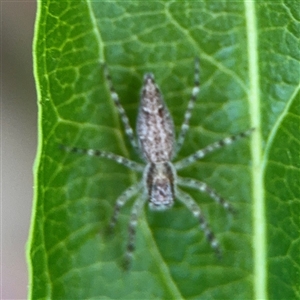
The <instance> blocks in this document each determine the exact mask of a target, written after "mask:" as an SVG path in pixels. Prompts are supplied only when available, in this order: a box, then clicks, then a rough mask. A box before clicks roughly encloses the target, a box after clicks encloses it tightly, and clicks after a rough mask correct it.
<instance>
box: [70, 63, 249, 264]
mask: <svg viewBox="0 0 300 300" xmlns="http://www.w3.org/2000/svg"><path fill="white" fill-rule="evenodd" d="M103 68H104V75H105V79H106V82H107V84H108V86H109V90H110V95H111V98H112V100H113V101H114V103H115V106H116V108H117V110H118V112H119V115H120V117H121V120H122V123H123V125H124V127H125V132H126V135H127V136H128V138H129V141H130V143H131V145H132V147H133V148H134V149H135V150H136V152H137V153H138V154H139V155H140V156H141V158H142V159H143V161H144V164H140V163H137V162H135V161H132V160H129V159H127V158H125V157H122V156H119V155H116V154H113V153H111V152H106V151H102V150H95V149H83V148H77V147H69V146H64V149H65V150H66V151H68V152H76V153H81V154H87V155H90V156H97V157H104V158H106V159H110V160H112V161H115V162H117V163H119V164H121V165H124V166H125V167H127V168H129V169H132V170H134V171H136V172H138V173H142V174H143V175H142V179H141V180H140V181H139V182H137V183H136V184H134V185H132V186H130V187H129V188H127V189H126V190H125V191H124V192H123V193H122V194H121V195H120V196H119V197H118V198H117V200H116V203H115V206H114V211H113V214H112V217H111V221H110V229H113V228H114V227H115V225H116V222H117V220H118V216H119V212H120V209H121V208H122V207H123V206H124V205H125V204H126V203H127V201H128V200H129V199H131V198H132V197H134V196H136V195H137V194H139V193H141V194H142V196H140V197H137V198H136V200H135V202H134V204H133V207H132V210H131V215H130V221H129V228H128V242H127V250H126V254H125V268H128V267H129V266H130V263H131V260H132V256H133V252H134V249H135V235H136V227H137V223H138V217H139V214H140V212H141V210H142V209H143V207H144V205H145V203H146V202H149V207H150V208H151V209H153V210H160V211H162V210H166V209H169V208H171V207H172V205H173V204H174V201H175V199H177V200H179V201H181V202H182V203H183V204H184V205H186V207H187V208H188V209H189V210H190V211H191V213H192V214H193V215H194V217H196V218H197V219H198V221H199V223H200V227H201V229H202V230H203V232H204V234H205V236H206V238H207V240H208V242H209V243H210V245H211V247H212V248H213V249H214V251H215V252H216V254H217V256H218V257H220V256H221V251H220V246H219V243H218V241H217V240H216V238H215V235H214V233H213V232H212V231H211V229H210V228H209V225H208V223H207V222H206V220H205V217H204V216H203V214H202V211H201V209H200V207H199V205H198V204H197V203H196V201H195V200H194V199H193V198H192V197H191V196H190V195H189V194H187V193H186V192H184V191H183V190H181V189H180V188H179V186H185V187H189V188H192V189H196V190H198V191H201V192H205V193H207V194H208V195H209V196H210V197H211V198H212V199H213V200H215V201H216V202H217V203H218V204H220V205H222V206H223V207H224V208H225V209H226V210H227V211H228V212H233V211H234V209H233V207H232V206H231V205H230V204H229V203H228V202H227V201H226V200H225V199H224V198H223V197H222V196H220V195H219V194H218V193H217V192H216V191H215V190H214V189H213V188H211V187H209V186H208V185H207V184H206V183H204V182H202V181H198V180H195V179H190V178H182V177H179V176H178V175H177V170H181V169H183V168H185V167H187V166H189V165H191V164H192V163H194V162H196V161H197V160H199V159H201V158H203V157H205V156H206V155H207V154H208V153H210V152H213V151H214V150H216V149H219V148H222V147H224V146H227V145H230V144H232V143H233V142H234V141H236V140H238V139H240V138H244V137H247V136H249V135H250V134H251V132H252V131H253V128H252V129H249V130H247V131H245V132H242V133H239V134H237V135H233V136H229V137H226V138H224V139H222V140H220V141H217V142H215V143H213V144H210V145H208V146H207V147H205V148H203V149H200V150H198V151H196V152H195V153H193V154H191V155H190V156H188V157H186V158H184V159H181V160H179V161H177V162H174V163H173V162H172V161H173V159H174V158H175V157H176V154H177V153H178V152H179V150H180V149H181V147H182V145H183V142H184V139H185V136H186V133H187V131H188V129H189V122H190V118H191V115H192V111H193V108H194V105H195V102H196V99H197V96H198V93H199V59H198V58H196V59H195V74H194V88H193V90H192V95H191V97H190V100H189V103H188V107H187V109H186V112H185V114H184V120H183V123H182V125H181V129H180V132H179V135H178V138H177V140H176V139H175V131H174V124H173V120H172V117H171V115H170V112H169V110H168V108H167V106H166V104H165V102H164V100H163V98H162V94H161V92H160V90H159V87H158V86H157V84H156V83H155V78H154V75H153V74H152V73H146V74H145V75H144V82H143V87H142V90H141V98H140V105H139V111H138V117H137V127H136V137H135V135H134V132H133V129H132V127H131V126H130V124H129V120H128V117H127V115H126V112H125V110H124V108H123V106H122V104H121V102H120V100H119V96H118V94H117V93H116V91H115V89H114V86H113V83H112V80H111V77H110V74H109V71H108V68H107V66H106V64H103Z"/></svg>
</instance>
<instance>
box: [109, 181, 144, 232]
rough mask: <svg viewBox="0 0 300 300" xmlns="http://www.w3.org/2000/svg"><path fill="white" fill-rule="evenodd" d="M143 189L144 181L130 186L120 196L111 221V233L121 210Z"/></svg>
mask: <svg viewBox="0 0 300 300" xmlns="http://www.w3.org/2000/svg"><path fill="white" fill-rule="evenodd" d="M141 187H142V181H140V182H139V183H136V184H134V185H132V186H130V187H129V188H128V189H127V190H125V191H124V192H123V193H122V194H121V195H120V196H119V198H118V199H117V201H116V204H115V207H114V212H113V214H112V217H111V220H110V223H109V231H110V232H112V231H113V229H114V228H115V225H116V223H117V220H118V217H119V213H120V210H121V208H122V207H123V206H124V205H125V204H126V202H127V201H128V200H130V198H131V197H133V196H134V195H136V194H137V193H138V192H139V191H140V189H141Z"/></svg>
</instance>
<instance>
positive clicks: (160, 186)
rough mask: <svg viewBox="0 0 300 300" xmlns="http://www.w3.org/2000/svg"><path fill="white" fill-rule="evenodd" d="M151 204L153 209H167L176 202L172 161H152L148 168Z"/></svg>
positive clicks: (146, 175) (147, 176)
mask: <svg viewBox="0 0 300 300" xmlns="http://www.w3.org/2000/svg"><path fill="white" fill-rule="evenodd" d="M145 177H146V184H147V189H148V196H149V206H150V208H151V209H153V210H165V209H168V208H170V207H172V205H173V203H174V177H175V174H174V170H173V168H172V166H171V165H170V163H168V162H163V163H152V164H150V165H149V166H148V168H147V169H146V174H145Z"/></svg>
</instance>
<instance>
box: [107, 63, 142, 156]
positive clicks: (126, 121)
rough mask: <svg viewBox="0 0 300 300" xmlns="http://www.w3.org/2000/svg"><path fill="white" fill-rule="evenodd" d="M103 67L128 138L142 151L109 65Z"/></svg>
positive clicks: (137, 150)
mask: <svg viewBox="0 0 300 300" xmlns="http://www.w3.org/2000/svg"><path fill="white" fill-rule="evenodd" d="M103 68H104V76H105V79H106V81H107V83H108V87H109V91H110V96H111V98H112V99H113V101H114V103H115V106H116V107H117V109H118V112H119V115H120V117H121V120H122V122H123V125H124V127H125V132H126V134H127V136H128V138H129V141H130V143H131V145H132V147H133V148H134V149H135V150H136V152H137V153H140V151H139V147H138V145H137V142H136V139H135V137H134V133H133V130H132V128H131V126H130V123H129V119H128V117H127V115H126V112H125V110H124V108H123V106H122V104H121V102H120V99H119V96H118V94H117V93H116V91H115V88H114V86H113V82H112V79H111V76H110V73H109V71H108V68H107V66H106V64H105V63H104V64H103Z"/></svg>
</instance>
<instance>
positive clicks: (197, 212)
mask: <svg viewBox="0 0 300 300" xmlns="http://www.w3.org/2000/svg"><path fill="white" fill-rule="evenodd" d="M176 194H177V198H178V200H179V201H181V202H182V203H183V204H184V205H185V206H186V207H187V208H188V209H189V210H190V211H191V212H192V214H193V215H194V217H196V218H197V219H198V220H199V222H200V228H201V229H202V230H203V232H204V234H205V236H206V239H207V240H208V242H209V244H210V245H211V247H212V248H213V249H214V251H215V253H216V255H217V257H218V258H221V256H222V255H221V250H220V246H219V243H218V241H217V240H216V238H215V235H214V233H213V232H212V231H211V229H210V228H209V226H208V224H207V222H206V220H205V218H204V216H203V214H202V212H201V209H200V207H199V206H198V204H197V203H196V201H195V200H194V199H193V198H192V197H191V196H190V195H189V194H187V193H185V192H183V191H182V190H180V189H178V188H177V191H176Z"/></svg>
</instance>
